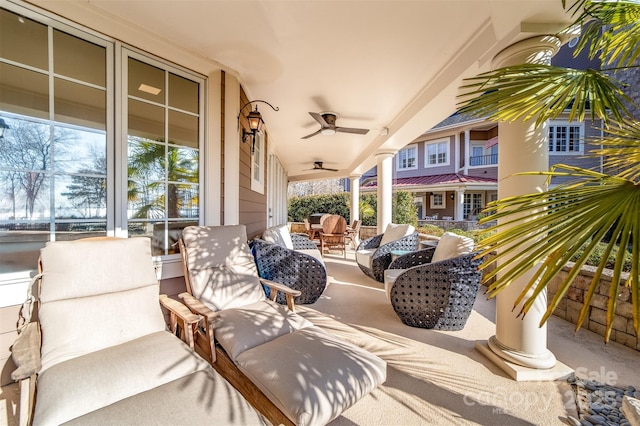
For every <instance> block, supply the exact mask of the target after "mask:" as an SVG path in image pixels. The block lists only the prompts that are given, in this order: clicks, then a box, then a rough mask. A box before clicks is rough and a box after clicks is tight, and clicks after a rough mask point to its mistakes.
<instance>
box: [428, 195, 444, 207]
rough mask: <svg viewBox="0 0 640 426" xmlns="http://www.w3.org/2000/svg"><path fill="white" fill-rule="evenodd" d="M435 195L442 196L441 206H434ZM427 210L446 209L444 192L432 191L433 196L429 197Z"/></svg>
mask: <svg viewBox="0 0 640 426" xmlns="http://www.w3.org/2000/svg"><path fill="white" fill-rule="evenodd" d="M436 195H441V196H442V205H439V204H434V203H433V201H434V200H435V198H436V197H435V196H436ZM429 208H431V209H435V210H444V209H446V208H447V193H446V192H444V191H434V192H433V195H432V196H430V197H429Z"/></svg>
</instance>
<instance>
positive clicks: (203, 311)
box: [178, 292, 220, 322]
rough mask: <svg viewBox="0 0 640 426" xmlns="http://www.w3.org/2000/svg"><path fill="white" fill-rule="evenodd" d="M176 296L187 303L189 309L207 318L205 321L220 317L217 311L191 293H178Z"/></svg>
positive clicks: (215, 319)
mask: <svg viewBox="0 0 640 426" xmlns="http://www.w3.org/2000/svg"><path fill="white" fill-rule="evenodd" d="M178 297H179V298H180V299H182V301H183V302H184V304H185V305H187V306H188V307H189V309H191V310H192V311H193V312H195V313H197V314H200V315H202V316H203V317H205V318H206V319H207V321H209V322H210V321H218V320H219V319H220V315H219V314H218V313H217V312H215V311H213V310H211V308H209V307H208V306H207V305H205V304H204V303H202V302H201V301H200V300H198V299H196V298H195V297H193V296H192V295H191V294H189V293H186V292H185V293H180V294H179V295H178Z"/></svg>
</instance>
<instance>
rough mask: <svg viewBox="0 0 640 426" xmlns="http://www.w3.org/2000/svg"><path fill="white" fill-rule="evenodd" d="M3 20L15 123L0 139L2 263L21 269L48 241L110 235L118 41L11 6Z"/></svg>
mask: <svg viewBox="0 0 640 426" xmlns="http://www.w3.org/2000/svg"><path fill="white" fill-rule="evenodd" d="M0 20H1V21H2V26H1V27H0V39H2V40H5V41H7V42H3V43H2V48H1V49H0V87H2V89H1V90H0V118H2V120H3V121H4V124H5V125H7V126H8V129H6V131H5V132H4V135H3V139H2V141H1V145H2V149H0V223H1V224H2V225H1V226H2V230H3V232H2V236H0V242H1V243H2V245H3V246H4V247H5V250H6V251H5V252H4V253H3V255H2V256H0V273H15V272H24V271H28V270H30V269H32V268H33V267H34V265H36V264H37V259H38V254H39V249H40V248H41V247H43V246H44V245H45V243H46V242H47V241H53V240H62V239H74V238H79V237H87V236H98V235H106V233H107V229H108V228H109V227H113V222H112V220H113V214H109V209H112V208H113V205H112V203H113V201H112V198H110V197H109V194H108V191H109V189H110V187H109V182H110V180H111V179H112V177H113V176H112V174H111V170H110V168H109V167H108V163H109V162H110V161H112V153H113V151H112V149H111V147H110V146H109V143H108V142H109V140H110V139H109V137H108V131H109V127H108V125H107V123H108V119H107V117H108V109H109V101H110V98H111V93H112V92H111V91H112V87H111V83H110V81H109V78H108V75H107V72H106V70H107V69H108V68H109V66H111V64H112V62H111V60H110V54H111V52H112V46H111V45H110V44H109V43H105V42H104V41H102V40H99V39H97V38H95V37H92V36H89V35H88V34H82V33H80V32H79V31H73V30H71V29H67V30H69V31H72V32H73V33H71V32H63V31H61V30H59V29H57V28H52V27H50V26H47V25H45V24H42V23H39V22H37V21H35V20H33V19H30V18H29V17H28V16H23V15H22V14H17V13H14V12H12V11H9V10H6V9H0ZM81 37H82V38H81ZM9 40H14V41H16V42H15V43H11V42H9ZM18 41H19V43H18ZM83 64H91V65H92V66H90V67H87V66H83Z"/></svg>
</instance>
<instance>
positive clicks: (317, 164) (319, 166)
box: [306, 161, 338, 172]
mask: <svg viewBox="0 0 640 426" xmlns="http://www.w3.org/2000/svg"><path fill="white" fill-rule="evenodd" d="M322 164H323V163H322V161H314V162H313V169H306V170H325V171H327V172H337V171H338V169H330V168H328V167H323V166H322Z"/></svg>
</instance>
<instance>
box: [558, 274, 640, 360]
mask: <svg viewBox="0 0 640 426" xmlns="http://www.w3.org/2000/svg"><path fill="white" fill-rule="evenodd" d="M596 269H597V268H596V267H593V266H584V267H583V268H582V272H581V273H580V274H579V275H578V276H577V277H576V279H575V280H574V282H573V283H572V284H571V287H569V291H568V292H567V294H566V295H565V296H564V298H563V299H562V300H561V301H560V304H559V305H558V307H557V308H556V310H555V311H554V312H553V314H554V315H556V316H558V317H560V318H562V319H564V320H566V321H569V322H571V323H573V324H576V323H577V321H578V317H579V316H580V310H581V309H582V306H583V304H584V298H585V295H586V293H587V291H588V288H589V285H590V284H591V280H592V279H593V276H594V273H595V271H596ZM568 273H569V267H565V268H564V270H563V271H562V272H561V273H560V274H558V276H556V277H555V278H554V280H553V281H552V282H551V283H550V284H549V287H548V288H547V299H548V301H549V302H550V301H551V299H552V298H553V297H554V295H555V294H556V292H557V291H558V288H559V287H560V284H561V283H562V280H563V279H564V278H565V277H566V276H567V274H568ZM627 277H628V275H627V274H625V275H624V276H623V277H622V279H621V284H620V287H619V289H618V300H617V303H616V311H615V316H614V318H613V329H612V330H611V335H610V337H609V340H611V341H613V342H618V343H621V344H623V345H625V346H628V347H630V348H633V349H635V350H638V351H640V340H639V339H638V338H637V337H636V335H635V332H634V331H633V309H632V307H633V305H632V303H631V291H630V288H629V287H625V286H624V282H625V281H626V279H627ZM611 282H612V271H610V270H605V271H604V272H603V273H602V276H601V279H600V284H599V285H598V288H597V290H596V292H595V293H594V295H593V298H592V299H591V304H590V306H589V312H588V315H587V317H586V318H585V320H584V322H583V323H582V327H584V328H586V329H589V330H591V331H593V332H594V333H597V334H600V335H601V336H604V335H605V328H606V323H607V304H608V302H609V289H610V288H611Z"/></svg>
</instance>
